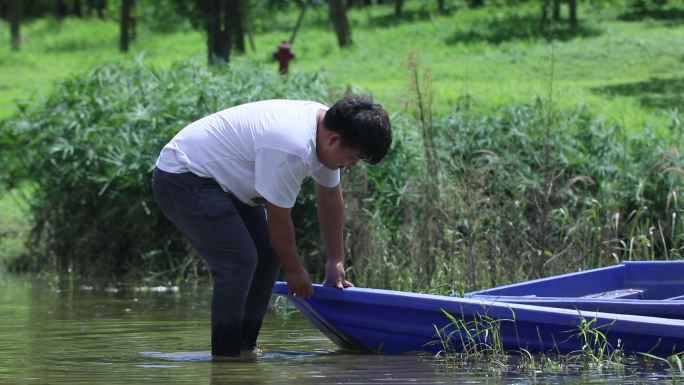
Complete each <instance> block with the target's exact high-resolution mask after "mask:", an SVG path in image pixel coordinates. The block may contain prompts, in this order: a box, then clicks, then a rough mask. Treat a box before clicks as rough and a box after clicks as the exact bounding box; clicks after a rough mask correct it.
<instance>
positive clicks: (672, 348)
mask: <svg viewBox="0 0 684 385" xmlns="http://www.w3.org/2000/svg"><path fill="white" fill-rule="evenodd" d="M274 293H275V294H278V295H287V285H286V284H285V283H282V282H279V283H277V284H276V287H275V289H274ZM288 299H290V300H291V301H292V302H293V303H294V305H295V306H296V307H297V308H298V309H299V310H300V311H301V312H302V313H303V314H304V316H306V317H307V318H308V319H309V320H311V321H312V322H313V323H314V325H316V326H317V327H318V328H319V329H320V330H321V331H322V332H323V333H324V334H325V335H326V336H328V337H329V338H330V339H331V340H332V341H333V342H334V343H336V344H337V345H338V346H340V347H341V348H344V349H351V350H356V351H361V352H371V353H378V354H401V353H409V352H419V351H423V352H429V353H433V354H434V353H437V352H440V351H444V350H454V351H459V350H463V349H464V348H466V347H467V346H469V345H470V344H472V343H484V344H490V345H491V344H494V343H495V341H500V346H501V347H502V348H503V349H505V350H515V351H519V350H522V349H525V350H528V351H535V352H537V351H546V352H559V353H569V352H573V351H579V350H581V349H582V347H583V346H585V344H587V343H589V344H590V345H592V341H591V340H587V339H586V338H583V337H582V334H581V333H580V327H581V326H582V325H585V326H586V325H589V326H591V328H593V329H594V330H600V331H601V332H602V333H603V334H605V335H606V342H607V343H608V344H609V345H608V346H606V347H607V349H608V350H609V351H610V350H613V349H616V348H618V347H620V348H621V349H623V350H624V351H625V352H626V353H640V352H643V353H646V352H649V353H652V354H659V355H670V354H673V353H677V352H680V351H684V321H682V320H677V319H667V318H658V317H647V316H636V315H625V314H614V313H602V312H587V311H579V310H570V309H559V308H549V307H542V306H532V305H525V304H516V303H504V302H499V301H491V300H484V299H477V298H457V297H449V296H438V295H429V294H417V293H409V292H399V291H391V290H378V289H364V288H349V289H344V290H340V289H336V288H332V287H324V286H320V285H314V295H313V296H312V297H310V298H308V299H303V298H297V297H293V296H288ZM446 313H448V314H450V315H451V316H452V317H453V319H452V318H449V317H448V316H447V314H446ZM454 320H456V324H454V322H453V321H454ZM495 334H496V335H497V336H498V337H499V338H498V339H492V336H493V335H495ZM593 342H595V343H602V342H603V341H593Z"/></svg>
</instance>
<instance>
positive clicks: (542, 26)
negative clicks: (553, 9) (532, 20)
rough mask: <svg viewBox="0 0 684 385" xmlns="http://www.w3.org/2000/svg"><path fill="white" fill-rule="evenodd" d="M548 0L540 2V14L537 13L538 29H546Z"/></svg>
mask: <svg viewBox="0 0 684 385" xmlns="http://www.w3.org/2000/svg"><path fill="white" fill-rule="evenodd" d="M549 1H550V0H544V1H542V3H541V14H540V15H539V29H541V30H542V31H544V30H545V29H546V22H547V21H548V19H549Z"/></svg>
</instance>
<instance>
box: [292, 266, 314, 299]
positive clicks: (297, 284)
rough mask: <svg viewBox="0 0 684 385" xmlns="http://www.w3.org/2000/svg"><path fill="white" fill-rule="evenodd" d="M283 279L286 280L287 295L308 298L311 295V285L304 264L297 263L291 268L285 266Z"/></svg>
mask: <svg viewBox="0 0 684 385" xmlns="http://www.w3.org/2000/svg"><path fill="white" fill-rule="evenodd" d="M285 281H287V290H288V294H289V295H292V296H295V297H301V298H308V297H311V295H313V285H312V284H311V279H309V273H307V272H306V269H305V268H304V266H302V265H299V266H298V267H295V268H292V269H287V268H285Z"/></svg>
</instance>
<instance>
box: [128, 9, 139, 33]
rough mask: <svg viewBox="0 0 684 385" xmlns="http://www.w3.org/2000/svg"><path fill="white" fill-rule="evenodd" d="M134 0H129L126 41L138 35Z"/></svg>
mask: <svg viewBox="0 0 684 385" xmlns="http://www.w3.org/2000/svg"><path fill="white" fill-rule="evenodd" d="M135 7H136V0H131V8H130V12H129V17H130V20H129V25H128V32H129V35H128V38H129V39H128V41H129V42H130V41H135V39H136V38H137V37H138V17H137V12H135V11H136V9H135Z"/></svg>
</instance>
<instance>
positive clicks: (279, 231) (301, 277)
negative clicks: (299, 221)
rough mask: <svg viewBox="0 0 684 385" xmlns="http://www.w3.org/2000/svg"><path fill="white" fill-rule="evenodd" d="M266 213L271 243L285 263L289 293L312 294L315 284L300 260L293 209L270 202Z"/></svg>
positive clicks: (295, 294) (305, 295)
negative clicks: (312, 283) (293, 222)
mask: <svg viewBox="0 0 684 385" xmlns="http://www.w3.org/2000/svg"><path fill="white" fill-rule="evenodd" d="M266 213H267V215H268V231H269V233H270V235H271V244H272V245H273V249H275V252H276V253H277V254H278V256H279V257H280V261H281V262H282V263H283V268H284V269H285V281H287V287H288V291H289V294H292V295H294V296H297V297H309V296H311V295H312V294H313V286H312V285H311V279H309V273H307V271H306V269H305V268H304V266H303V265H302V262H301V261H300V260H299V253H298V252H297V245H296V243H295V235H294V225H293V224H292V216H291V209H289V208H283V207H279V206H276V205H274V204H272V203H270V202H269V203H267V204H266Z"/></svg>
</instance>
